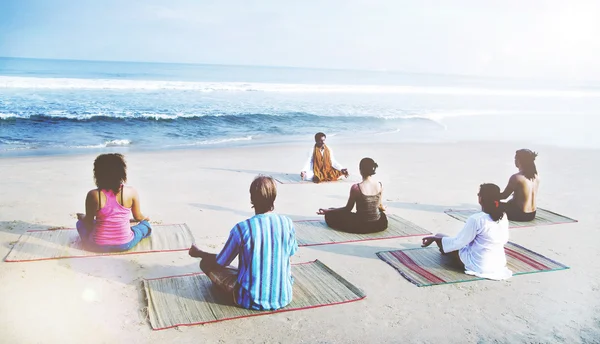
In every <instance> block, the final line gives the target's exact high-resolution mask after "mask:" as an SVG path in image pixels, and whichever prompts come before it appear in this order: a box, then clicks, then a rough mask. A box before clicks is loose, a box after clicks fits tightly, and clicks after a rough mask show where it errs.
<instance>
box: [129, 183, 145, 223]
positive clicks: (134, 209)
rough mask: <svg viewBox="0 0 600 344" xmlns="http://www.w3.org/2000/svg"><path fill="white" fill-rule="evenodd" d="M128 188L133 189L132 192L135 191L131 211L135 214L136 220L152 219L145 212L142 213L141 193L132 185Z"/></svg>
mask: <svg viewBox="0 0 600 344" xmlns="http://www.w3.org/2000/svg"><path fill="white" fill-rule="evenodd" d="M128 189H130V190H131V192H133V196H132V202H133V203H132V204H131V213H132V214H133V218H134V219H135V220H136V221H144V220H146V221H150V218H149V217H147V216H144V214H142V211H141V210H140V195H138V193H137V190H136V189H134V188H131V187H128Z"/></svg>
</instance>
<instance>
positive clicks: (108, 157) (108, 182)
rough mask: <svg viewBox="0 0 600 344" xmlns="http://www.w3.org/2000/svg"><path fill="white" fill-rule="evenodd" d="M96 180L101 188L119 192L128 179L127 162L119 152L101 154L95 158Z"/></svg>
mask: <svg viewBox="0 0 600 344" xmlns="http://www.w3.org/2000/svg"><path fill="white" fill-rule="evenodd" d="M94 181H95V182H96V186H97V187H98V189H100V190H112V191H113V192H114V193H117V192H119V189H120V188H121V184H123V183H125V182H126V181H127V163H126V162H125V157H124V156H123V155H122V154H119V153H110V154H101V155H98V157H96V160H94Z"/></svg>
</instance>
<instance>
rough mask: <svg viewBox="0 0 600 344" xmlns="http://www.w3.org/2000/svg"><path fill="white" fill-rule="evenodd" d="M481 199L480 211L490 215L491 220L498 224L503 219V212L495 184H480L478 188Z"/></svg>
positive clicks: (498, 189)
mask: <svg viewBox="0 0 600 344" xmlns="http://www.w3.org/2000/svg"><path fill="white" fill-rule="evenodd" d="M479 197H481V210H482V211H483V212H484V213H486V214H488V215H490V217H491V218H492V220H494V221H496V222H498V221H500V220H501V219H502V218H503V217H504V210H503V207H501V204H500V188H499V187H498V185H496V184H481V185H480V186H479Z"/></svg>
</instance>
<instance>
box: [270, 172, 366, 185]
mask: <svg viewBox="0 0 600 344" xmlns="http://www.w3.org/2000/svg"><path fill="white" fill-rule="evenodd" d="M271 177H272V178H273V179H275V180H276V181H278V182H279V183H281V184H321V183H357V182H359V181H360V180H359V179H358V178H357V177H356V176H354V175H351V176H349V177H348V178H344V177H342V178H341V179H338V180H334V181H331V182H321V183H314V182H313V181H312V180H302V179H301V178H300V173H278V174H273V175H271Z"/></svg>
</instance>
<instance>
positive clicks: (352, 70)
mask: <svg viewBox="0 0 600 344" xmlns="http://www.w3.org/2000/svg"><path fill="white" fill-rule="evenodd" d="M0 59H23V60H49V61H73V62H108V63H140V64H142V63H147V64H165V65H166V64H175V65H196V66H220V67H258V68H286V69H306V70H322V71H340V72H342V71H345V72H367V73H391V74H410V75H435V76H449V77H466V78H482V79H500V80H530V81H570V82H598V81H600V80H594V79H580V78H568V79H547V78H540V77H523V76H518V77H517V76H512V77H511V76H508V77H507V76H489V75H474V74H456V73H446V72H408V71H403V70H397V69H353V68H331V67H306V66H304V67H302V66H283V65H253V64H225V63H202V62H165V61H133V60H86V59H75V58H45V57H24V56H0Z"/></svg>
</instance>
